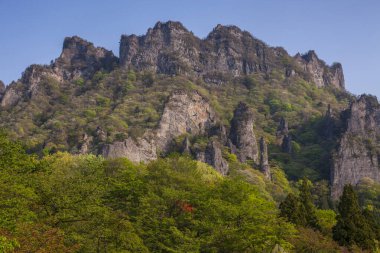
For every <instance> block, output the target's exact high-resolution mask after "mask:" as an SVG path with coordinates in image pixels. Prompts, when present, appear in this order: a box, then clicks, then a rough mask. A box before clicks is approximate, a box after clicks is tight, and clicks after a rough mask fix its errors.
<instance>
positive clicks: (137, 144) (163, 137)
mask: <svg viewBox="0 0 380 253" xmlns="http://www.w3.org/2000/svg"><path fill="white" fill-rule="evenodd" d="M215 122H216V118H215V113H214V111H213V110H212V108H211V106H210V105H209V103H208V102H207V100H206V99H204V98H203V97H202V96H201V95H200V94H199V93H198V92H196V91H193V92H188V91H184V90H178V91H174V92H173V93H172V95H171V96H170V97H169V98H168V100H167V102H166V104H165V108H164V111H163V114H162V116H161V120H160V122H159V125H158V128H157V129H156V130H153V131H148V132H147V133H145V134H144V137H143V138H138V139H137V140H133V139H132V138H128V139H127V140H125V141H123V142H115V143H113V144H109V145H106V146H105V147H104V149H103V152H102V154H103V156H105V157H111V158H114V157H128V158H129V159H130V160H132V161H134V162H148V161H150V160H153V159H156V158H157V153H164V154H165V153H166V152H169V151H171V148H172V144H173V139H174V138H176V137H178V136H181V135H183V134H189V135H204V134H207V131H208V129H210V128H211V127H212V126H214V125H215ZM183 145H184V147H183V149H184V150H182V151H183V152H189V153H190V151H191V150H190V141H189V139H188V137H186V138H185V141H184V143H183ZM210 150H211V151H212V150H216V146H215V148H214V149H210ZM211 151H210V152H211ZM213 152H214V151H213ZM215 152H216V153H217V152H218V151H215ZM200 160H203V161H205V159H204V158H202V159H200ZM208 161H211V160H208ZM214 164H216V165H218V166H219V162H217V161H216V162H215V163H214ZM221 171H223V169H222V170H221Z"/></svg>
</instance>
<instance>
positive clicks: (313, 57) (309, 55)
mask: <svg viewBox="0 0 380 253" xmlns="http://www.w3.org/2000/svg"><path fill="white" fill-rule="evenodd" d="M301 57H302V59H304V60H305V61H307V62H310V61H313V60H317V61H319V60H320V59H319V57H318V55H317V53H316V52H315V51H314V50H309V51H308V52H307V53H305V54H302V55H301Z"/></svg>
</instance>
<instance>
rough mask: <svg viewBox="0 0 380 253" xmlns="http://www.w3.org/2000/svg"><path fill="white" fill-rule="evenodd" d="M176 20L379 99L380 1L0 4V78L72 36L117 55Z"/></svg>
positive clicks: (53, 0)
mask: <svg viewBox="0 0 380 253" xmlns="http://www.w3.org/2000/svg"><path fill="white" fill-rule="evenodd" d="M167 20H176V21H181V22H182V23H183V24H184V25H185V26H186V27H187V28H188V29H189V30H191V31H193V32H194V33H195V35H197V36H199V37H205V36H206V35H207V34H208V33H209V32H210V31H211V30H212V28H213V27H214V26H216V25H217V24H218V23H220V24H224V25H228V24H234V25H237V26H239V27H241V28H242V29H244V30H247V31H249V32H251V33H252V34H253V35H254V36H255V37H257V38H259V39H262V40H263V41H265V42H266V43H268V44H269V45H271V46H283V47H284V48H285V49H286V50H287V51H288V52H289V53H290V54H292V55H294V54H295V53H297V52H301V53H302V52H306V51H308V50H309V49H314V50H315V51H316V52H317V54H318V55H319V57H320V58H322V59H324V60H325V61H326V62H327V63H328V64H331V63H333V62H335V61H337V62H341V63H342V64H343V68H344V71H345V78H346V86H347V89H348V90H349V91H350V92H352V93H354V94H361V93H371V94H374V95H377V96H378V97H380V1H379V0H233V1H232V0H231V1H227V0H191V1H190V0H188V1H181V0H155V1H153V0H152V1H148V0H135V1H129V0H108V1H106V0H103V1H100V0H65V1H62V0H0V80H3V81H4V82H5V83H6V84H8V83H10V82H11V81H12V80H16V79H18V78H19V77H20V76H21V73H22V71H23V70H24V69H25V68H26V67H27V66H28V65H30V64H32V63H39V64H48V63H49V62H50V60H52V59H55V58H56V57H58V56H59V54H60V51H61V48H62V42H63V39H64V37H65V36H72V35H78V36H81V37H83V38H85V39H87V40H89V41H91V42H93V43H94V44H95V45H97V46H103V47H105V48H108V49H111V50H112V51H113V52H114V53H115V54H118V44H119V43H118V42H119V39H120V35H121V34H131V33H135V34H144V33H145V32H146V30H147V29H148V28H149V27H152V26H153V25H154V24H155V23H156V22H157V21H167Z"/></svg>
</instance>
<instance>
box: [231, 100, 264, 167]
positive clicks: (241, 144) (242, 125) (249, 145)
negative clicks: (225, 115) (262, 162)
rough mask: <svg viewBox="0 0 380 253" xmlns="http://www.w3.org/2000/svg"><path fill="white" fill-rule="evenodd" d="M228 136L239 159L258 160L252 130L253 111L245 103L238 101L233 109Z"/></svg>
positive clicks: (243, 160) (244, 160)
mask: <svg viewBox="0 0 380 253" xmlns="http://www.w3.org/2000/svg"><path fill="white" fill-rule="evenodd" d="M229 138H230V140H231V143H232V145H233V146H234V147H236V150H237V157H238V159H239V161H241V162H246V161H247V160H253V161H254V162H255V163H257V162H258V148H257V142H256V136H255V133H254V132H253V112H252V110H251V109H250V108H249V107H248V106H247V105H246V104H245V103H242V102H240V103H239V105H238V106H237V108H236V109H235V111H234V116H233V118H232V121H231V130H230V135H229ZM234 147H232V148H231V150H232V149H233V148H234Z"/></svg>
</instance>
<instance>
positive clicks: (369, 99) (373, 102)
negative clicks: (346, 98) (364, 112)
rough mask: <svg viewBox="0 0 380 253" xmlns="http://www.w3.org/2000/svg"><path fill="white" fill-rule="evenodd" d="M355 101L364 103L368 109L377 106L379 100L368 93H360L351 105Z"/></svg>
mask: <svg viewBox="0 0 380 253" xmlns="http://www.w3.org/2000/svg"><path fill="white" fill-rule="evenodd" d="M355 103H365V104H366V107H367V108H368V109H371V108H378V107H379V101H378V100H377V97H376V96H374V95H370V94H362V95H360V96H359V97H358V99H357V100H356V101H354V102H353V103H352V105H353V104H355ZM352 105H351V106H352Z"/></svg>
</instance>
